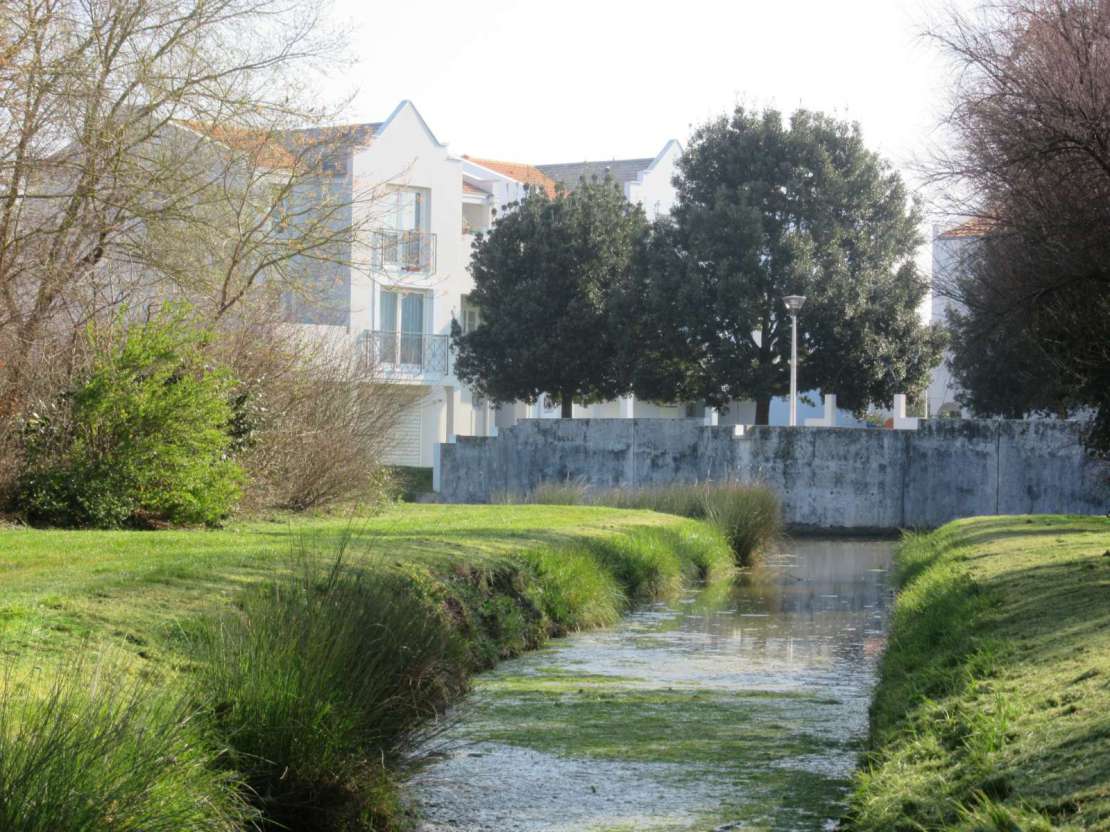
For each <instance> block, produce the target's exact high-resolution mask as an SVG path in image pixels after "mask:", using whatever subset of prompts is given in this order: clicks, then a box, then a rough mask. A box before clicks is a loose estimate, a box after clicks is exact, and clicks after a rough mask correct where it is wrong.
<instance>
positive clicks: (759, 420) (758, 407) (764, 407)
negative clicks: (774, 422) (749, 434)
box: [755, 399, 771, 425]
mask: <svg viewBox="0 0 1110 832" xmlns="http://www.w3.org/2000/svg"><path fill="white" fill-rule="evenodd" d="M770 419H771V400H770V399H756V401H755V423H756V424H757V425H766V424H767V423H768V422H769V421H770Z"/></svg>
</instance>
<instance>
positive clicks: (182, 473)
mask: <svg viewBox="0 0 1110 832" xmlns="http://www.w3.org/2000/svg"><path fill="white" fill-rule="evenodd" d="M89 338H90V339H91V340H92V341H94V343H93V344H92V345H91V346H92V350H93V360H92V365H91V367H90V369H89V371H88V372H87V374H85V376H84V377H83V378H81V379H79V380H78V381H77V382H76V383H75V384H74V386H73V387H72V388H71V389H70V390H69V391H67V392H66V393H64V394H63V395H62V396H61V397H60V398H59V399H58V400H56V401H54V402H52V403H51V404H50V405H49V406H48V407H45V408H43V409H41V410H40V411H39V412H37V413H34V414H33V415H32V416H31V417H30V418H29V419H28V420H27V422H26V424H25V428H24V443H25V444H24V448H25V454H26V467H25V470H24V473H23V475H22V477H21V478H20V482H19V486H18V492H17V498H16V499H17V507H18V508H19V509H20V510H21V511H22V512H23V513H24V514H25V515H26V516H27V518H28V519H29V520H30V521H31V522H34V523H43V524H50V525H60V526H90V527H95V528H117V527H120V526H128V525H148V524H150V523H151V522H169V523H208V524H212V523H216V522H218V521H219V520H221V519H223V518H224V517H226V516H227V514H228V513H229V512H230V511H231V509H232V508H233V506H234V505H235V501H236V500H237V499H238V496H239V486H240V482H241V480H242V472H241V469H240V468H239V466H238V465H236V464H235V463H234V462H233V461H232V460H231V459H229V457H228V449H229V447H230V444H231V438H230V436H229V433H228V428H229V426H230V422H231V418H232V411H231V406H230V404H229V394H230V392H231V389H232V384H233V379H232V378H231V376H230V374H229V373H227V372H226V371H224V370H222V369H219V368H212V367H209V366H207V364H206V361H205V356H204V350H203V348H204V346H205V342H206V339H207V333H206V332H205V331H203V330H200V329H198V328H196V327H195V326H194V325H193V324H192V323H191V321H190V320H189V317H188V313H187V311H186V309H185V308H184V307H179V306H175V307H168V308H167V309H165V310H163V311H162V312H161V313H159V314H158V315H157V316H156V317H155V318H154V319H152V320H151V321H149V322H147V323H145V324H141V325H132V326H129V327H127V329H126V331H125V332H124V333H123V335H122V337H115V335H114V333H111V332H110V333H108V334H107V336H106V337H105V335H104V334H102V333H97V332H95V331H93V330H90V332H89Z"/></svg>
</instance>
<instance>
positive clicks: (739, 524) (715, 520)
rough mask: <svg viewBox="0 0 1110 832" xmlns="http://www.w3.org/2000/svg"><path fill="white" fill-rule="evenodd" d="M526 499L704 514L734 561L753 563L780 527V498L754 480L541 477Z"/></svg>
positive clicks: (741, 564)
mask: <svg viewBox="0 0 1110 832" xmlns="http://www.w3.org/2000/svg"><path fill="white" fill-rule="evenodd" d="M525 501H526V502H532V503H537V504H541V505H575V506H576V505H595V506H609V507H611V508H624V509H638V510H641V511H643V510H646V511H656V512H660V513H662V514H674V515H677V516H679V517H692V518H694V519H697V520H705V521H707V522H708V523H709V524H710V525H712V526H714V527H715V528H716V529H717V530H718V531H719V532H721V534H723V535H724V536H725V538H726V539H727V540H728V543H729V545H730V546H731V547H732V551H733V554H734V558H735V561H736V565H737V566H739V567H748V566H752V565H753V564H754V563H755V561H756V559H757V558H758V556H759V554H760V553H761V552H762V551H763V549H764V548H766V546H767V545H768V544H769V543H771V542H772V541H773V540H775V539H776V538H777V537H779V536H780V535H781V533H782V508H781V506H780V504H779V499H778V497H777V496H776V495H775V493H774V492H773V491H771V490H770V489H768V488H764V487H763V486H758V485H739V484H737V483H690V484H678V485H666V486H650V487H646V488H603V489H591V488H587V487H585V486H583V485H578V484H574V483H545V484H542V485H540V486H539V487H538V488H537V489H536V490H535V491H533V492H532V493H531V494H530V495H528V496H527V498H526V500H525Z"/></svg>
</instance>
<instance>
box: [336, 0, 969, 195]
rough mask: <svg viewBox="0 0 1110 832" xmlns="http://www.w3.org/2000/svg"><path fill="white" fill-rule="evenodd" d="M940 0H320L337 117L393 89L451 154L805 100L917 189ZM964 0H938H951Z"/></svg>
mask: <svg viewBox="0 0 1110 832" xmlns="http://www.w3.org/2000/svg"><path fill="white" fill-rule="evenodd" d="M950 2H951V0H734V1H733V2H709V0H672V2H666V3H661V2H626V1H625V0H593V2H586V0H564V2H559V3H552V2H535V0H532V1H531V2H528V0H468V2H465V3H459V2H440V0H408V2H404V1H403V0H402V2H398V0H393V1H392V2H388V3H380V2H373V0H334V5H333V8H332V10H331V16H332V18H331V19H332V22H333V23H336V24H337V25H339V26H340V27H341V28H342V29H343V30H344V31H346V32H347V33H348V37H349V40H350V47H351V51H352V53H353V55H354V57H355V63H354V65H353V66H350V67H347V68H346V69H345V70H344V71H343V72H342V73H336V74H335V75H333V77H332V78H330V79H329V81H328V82H327V83H328V84H329V85H330V91H331V92H332V93H333V94H337V95H341V94H345V93H350V94H351V95H352V99H351V105H350V108H349V112H348V115H349V116H350V119H351V120H352V121H356V120H357V121H380V120H381V119H383V118H385V117H386V116H387V115H388V114H389V113H390V112H391V111H392V110H393V108H394V107H395V106H396V105H397V103H398V102H399V101H401V100H402V99H406V98H407V99H410V100H411V101H412V102H413V103H414V104H415V105H416V107H417V109H418V110H419V111H420V113H421V114H422V115H423V116H424V118H425V120H426V121H427V122H428V125H429V126H430V128H431V129H432V131H433V132H434V133H435V134H436V136H437V138H439V140H440V141H442V142H446V143H448V145H449V148H450V150H451V152H453V153H455V154H464V153H466V154H470V155H473V156H484V157H487V158H495V159H506V160H511V161H521V162H531V163H537V164H540V163H551V162H580V161H584V160H603V159H616V158H629V157H646V156H654V155H655V154H656V153H657V152H658V151H659V150H660V149H661V148H662V147H663V145H664V144H665V143H666V141H667V140H668V139H672V138H675V139H678V140H679V141H681V142H683V143H684V144H685V141H686V139H687V137H688V136H689V134H690V132H691V130H692V129H693V128H694V127H696V126H697V125H698V124H700V123H703V122H705V121H706V120H708V119H710V118H712V117H714V116H717V115H720V114H722V113H724V112H727V111H730V110H731V109H732V108H733V107H734V106H735V105H736V104H743V105H745V106H749V107H756V108H761V107H767V106H770V107H774V108H776V109H779V110H783V111H787V112H789V111H792V110H794V109H796V108H799V107H805V108H808V109H816V110H822V111H825V112H828V113H832V114H835V115H837V116H838V117H840V118H844V119H847V120H851V121H858V122H859V123H860V125H861V126H862V129H863V133H864V139H865V141H866V142H867V143H868V145H869V146H870V147H872V148H873V149H875V150H877V151H878V152H879V153H881V154H882V155H883V156H884V157H886V158H887V159H888V160H889V161H890V162H891V163H892V164H894V165H895V166H896V167H898V168H899V169H900V170H902V171H903V172H904V174H905V175H906V178H907V181H908V182H909V183H910V184H911V187H917V182H918V181H919V180H918V177H917V175H916V173H915V171H914V162H915V159H919V158H922V157H923V156H924V155H926V154H927V152H928V149H929V147H930V145H931V144H935V143H936V142H937V141H938V140H939V138H938V137H939V136H940V134H939V132H938V131H937V129H936V124H937V121H938V119H939V117H940V116H941V115H942V114H943V112H944V108H945V104H946V101H947V95H948V87H949V86H950V84H951V79H952V75H951V72H950V69H949V67H948V65H947V63H946V61H945V59H944V58H943V56H942V55H940V54H939V53H938V51H937V50H936V49H935V47H934V46H933V45H932V44H931V43H930V42H928V41H927V40H926V39H924V38H923V37H922V31H923V30H924V29H925V27H926V26H927V25H928V24H929V23H930V22H931V21H935V20H937V19H938V17H939V16H940V15H942V14H943V13H944V10H945V9H946V8H948V6H949V4H950ZM972 2H973V0H955V5H957V6H959V7H963V8H969V7H970V6H971V3H972Z"/></svg>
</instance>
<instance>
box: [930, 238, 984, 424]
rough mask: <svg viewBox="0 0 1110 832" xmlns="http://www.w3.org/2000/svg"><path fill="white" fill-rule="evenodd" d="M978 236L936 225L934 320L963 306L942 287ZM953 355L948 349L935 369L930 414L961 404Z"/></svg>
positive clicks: (952, 276) (955, 273)
mask: <svg viewBox="0 0 1110 832" xmlns="http://www.w3.org/2000/svg"><path fill="white" fill-rule="evenodd" d="M976 239H977V238H975V237H945V236H943V235H941V234H939V233H937V231H936V230H935V229H934V233H933V277H932V304H931V308H930V319H931V321H933V322H936V323H940V324H944V323H945V321H946V315H947V313H948V310H949V309H950V308H953V307H955V308H957V309H958V308H959V304H957V303H956V302H955V301H953V300H951V299H950V298H947V297H944V296H943V294H942V292H941V290H942V288H943V287H944V285H945V284H947V283H949V282H951V281H952V280H953V279H954V278H955V277H956V276H957V275H958V274H959V270H960V268H961V265H962V263H963V262H964V260H965V258H966V257H967V256H968V253H969V251H970V248H969V246H971V245H974V242H975V240H976ZM950 356H951V353H950V352H947V351H946V352H945V354H944V359H943V360H942V361H941V363H940V365H939V366H937V367H936V368H935V369H934V370H933V377H932V379H931V380H930V381H929V387H928V389H927V391H926V396H927V398H928V400H929V415H930V416H935V415H937V414H939V413H940V411H941V409H942V408H959V405H958V404H957V403H956V393H957V386H956V382H955V379H953V378H952V374H951V373H950V372H949V370H948V366H947V362H948V359H949V357H950ZM964 415H969V414H964Z"/></svg>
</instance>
